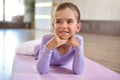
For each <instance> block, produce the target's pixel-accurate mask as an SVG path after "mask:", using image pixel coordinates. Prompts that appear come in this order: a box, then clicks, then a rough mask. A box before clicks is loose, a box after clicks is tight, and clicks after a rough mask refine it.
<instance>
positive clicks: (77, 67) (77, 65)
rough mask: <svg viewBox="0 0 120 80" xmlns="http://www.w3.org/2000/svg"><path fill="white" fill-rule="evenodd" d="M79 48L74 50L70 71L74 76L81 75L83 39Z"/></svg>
mask: <svg viewBox="0 0 120 80" xmlns="http://www.w3.org/2000/svg"><path fill="white" fill-rule="evenodd" d="M79 41H80V46H79V47H77V48H75V53H74V58H73V67H72V70H73V72H74V73H75V74H81V73H82V71H83V68H84V51H83V38H81V40H79Z"/></svg>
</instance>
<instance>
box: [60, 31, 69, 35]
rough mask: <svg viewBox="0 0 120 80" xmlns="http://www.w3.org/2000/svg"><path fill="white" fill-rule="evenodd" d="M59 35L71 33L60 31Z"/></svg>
mask: <svg viewBox="0 0 120 80" xmlns="http://www.w3.org/2000/svg"><path fill="white" fill-rule="evenodd" d="M59 33H61V34H68V33H70V32H68V31H60V32H59Z"/></svg>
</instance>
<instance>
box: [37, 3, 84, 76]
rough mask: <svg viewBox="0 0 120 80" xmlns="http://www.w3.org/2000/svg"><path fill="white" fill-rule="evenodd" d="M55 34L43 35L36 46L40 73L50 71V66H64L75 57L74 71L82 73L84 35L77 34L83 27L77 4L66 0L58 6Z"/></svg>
mask: <svg viewBox="0 0 120 80" xmlns="http://www.w3.org/2000/svg"><path fill="white" fill-rule="evenodd" d="M52 24H53V29H54V35H52V34H48V35H45V36H43V38H42V42H41V44H40V45H37V46H36V47H35V54H36V55H35V56H36V58H37V59H38V62H37V70H38V72H39V73H40V74H45V73H47V72H48V70H49V67H50V66H62V65H65V64H67V63H68V62H69V61H70V60H72V58H73V65H72V71H73V73H75V74H81V73H82V71H83V68H84V51H83V37H82V36H80V35H76V33H77V32H79V31H80V29H81V23H80V12H79V9H78V8H77V6H76V5H74V4H72V3H69V2H65V3H61V4H59V5H58V6H57V8H56V11H55V15H54V17H53V23H52Z"/></svg>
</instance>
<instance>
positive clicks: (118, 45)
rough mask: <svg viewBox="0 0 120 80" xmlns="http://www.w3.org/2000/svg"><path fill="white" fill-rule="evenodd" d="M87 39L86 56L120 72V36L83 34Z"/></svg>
mask: <svg viewBox="0 0 120 80" xmlns="http://www.w3.org/2000/svg"><path fill="white" fill-rule="evenodd" d="M81 35H82V36H83V37H84V40H85V43H84V44H85V47H84V51H85V56H86V57H88V58H90V59H92V60H94V61H96V62H98V63H100V64H101V65H103V66H105V67H107V68H109V69H111V70H113V71H115V72H117V73H120V36H112V35H100V34H85V33H84V34H81Z"/></svg>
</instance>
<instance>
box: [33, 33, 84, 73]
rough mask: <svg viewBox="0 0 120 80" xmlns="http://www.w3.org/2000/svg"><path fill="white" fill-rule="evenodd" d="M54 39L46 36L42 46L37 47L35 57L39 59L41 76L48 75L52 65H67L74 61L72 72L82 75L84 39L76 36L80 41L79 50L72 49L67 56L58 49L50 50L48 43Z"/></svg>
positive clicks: (38, 68)
mask: <svg viewBox="0 0 120 80" xmlns="http://www.w3.org/2000/svg"><path fill="white" fill-rule="evenodd" d="M52 37H53V35H45V36H43V38H42V41H41V44H40V45H37V46H36V47H35V57H36V59H38V62H37V70H38V72H39V73H40V74H44V73H47V72H48V70H49V67H50V66H52V65H54V66H55V65H57V66H58V65H60V66H61V65H65V64H67V63H68V62H69V61H71V60H72V59H73V64H72V71H73V73H75V74H81V73H82V71H83V67H84V51H83V42H84V41H83V37H82V36H80V35H75V37H76V38H77V39H78V41H80V46H79V47H78V48H74V47H72V46H71V47H70V49H69V51H68V52H67V53H66V54H61V53H60V52H59V51H58V50H57V49H53V50H49V49H48V48H47V47H46V43H47V42H48V41H49V40H50V39H51V38H52Z"/></svg>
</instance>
